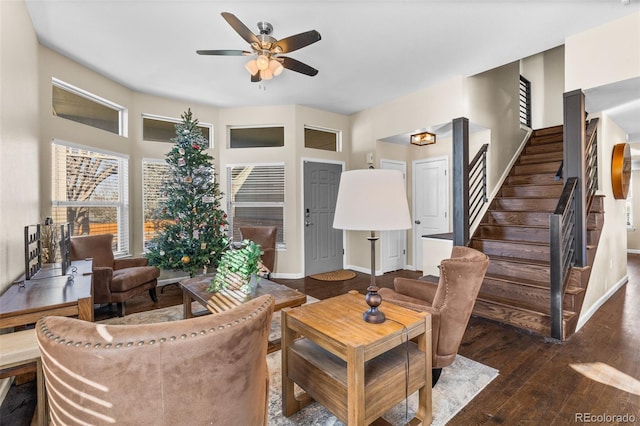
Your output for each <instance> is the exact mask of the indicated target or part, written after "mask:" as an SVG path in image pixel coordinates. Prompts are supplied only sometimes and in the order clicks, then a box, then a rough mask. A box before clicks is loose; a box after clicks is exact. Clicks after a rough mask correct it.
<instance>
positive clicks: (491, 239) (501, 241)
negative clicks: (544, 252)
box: [471, 237, 549, 247]
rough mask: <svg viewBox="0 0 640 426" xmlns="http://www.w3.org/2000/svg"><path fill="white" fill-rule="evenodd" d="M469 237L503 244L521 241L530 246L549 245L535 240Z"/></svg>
mask: <svg viewBox="0 0 640 426" xmlns="http://www.w3.org/2000/svg"><path fill="white" fill-rule="evenodd" d="M471 239H472V240H478V241H488V242H495V243H505V244H515V243H522V244H524V245H532V246H539V247H549V243H538V242H535V241H515V240H496V239H494V238H484V237H473V238H471Z"/></svg>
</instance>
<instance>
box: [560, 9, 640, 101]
mask: <svg viewBox="0 0 640 426" xmlns="http://www.w3.org/2000/svg"><path fill="white" fill-rule="evenodd" d="M639 28H640V12H638V13H635V14H633V15H629V16H626V17H624V18H621V19H618V20H615V21H612V22H609V23H607V24H604V25H602V26H600V27H597V28H594V29H592V30H589V31H585V32H582V33H580V34H576V35H572V36H569V37H567V40H566V41H565V91H566V92H570V91H572V90H576V89H582V90H586V89H590V88H592V87H598V86H603V85H605V84H609V83H614V82H617V81H623V80H627V79H630V78H634V77H638V76H640V30H639Z"/></svg>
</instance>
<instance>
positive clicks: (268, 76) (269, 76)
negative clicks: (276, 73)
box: [260, 68, 273, 80]
mask: <svg viewBox="0 0 640 426" xmlns="http://www.w3.org/2000/svg"><path fill="white" fill-rule="evenodd" d="M260 77H261V78H262V79H263V80H271V79H272V78H273V72H271V70H270V69H269V68H267V69H265V70H260Z"/></svg>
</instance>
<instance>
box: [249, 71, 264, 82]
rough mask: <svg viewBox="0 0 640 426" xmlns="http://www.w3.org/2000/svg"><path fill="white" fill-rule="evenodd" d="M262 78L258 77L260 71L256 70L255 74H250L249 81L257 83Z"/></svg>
mask: <svg viewBox="0 0 640 426" xmlns="http://www.w3.org/2000/svg"><path fill="white" fill-rule="evenodd" d="M261 80H262V77H260V73H259V72H257V73H256V74H255V75H251V82H252V83H257V82H259V81H261Z"/></svg>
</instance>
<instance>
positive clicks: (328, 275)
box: [309, 269, 356, 281]
mask: <svg viewBox="0 0 640 426" xmlns="http://www.w3.org/2000/svg"><path fill="white" fill-rule="evenodd" d="M309 277H311V278H313V279H314V280H319V281H347V280H350V279H352V278H355V277H356V273H355V272H353V271H350V270H348V269H340V270H339V271H331V272H323V273H321V274H313V275H309Z"/></svg>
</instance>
